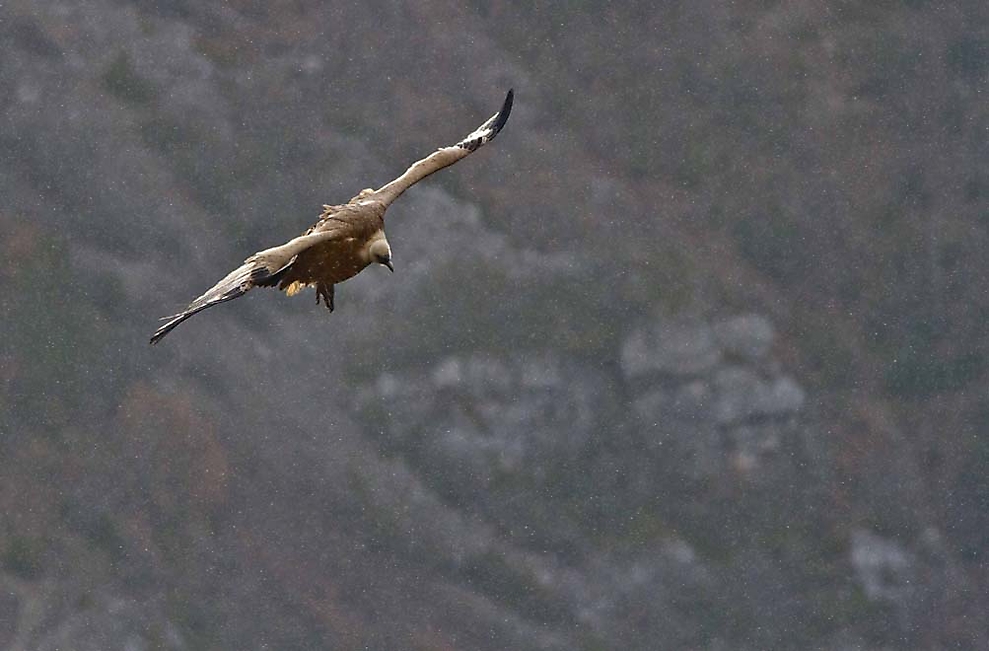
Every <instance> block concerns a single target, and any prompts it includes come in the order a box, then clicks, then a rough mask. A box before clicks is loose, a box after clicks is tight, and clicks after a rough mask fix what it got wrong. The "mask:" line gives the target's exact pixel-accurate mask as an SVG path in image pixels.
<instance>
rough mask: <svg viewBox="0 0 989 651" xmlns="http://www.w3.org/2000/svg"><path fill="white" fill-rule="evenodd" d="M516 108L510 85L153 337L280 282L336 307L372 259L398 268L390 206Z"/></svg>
mask: <svg viewBox="0 0 989 651" xmlns="http://www.w3.org/2000/svg"><path fill="white" fill-rule="evenodd" d="M511 110H512V91H511V90H510V91H508V95H507V96H506V97H505V103H504V104H503V105H502V107H501V110H500V111H498V112H497V113H495V114H494V115H493V116H491V118H490V119H488V121H487V122H485V123H484V124H482V125H481V126H480V127H478V128H477V130H476V131H474V132H473V133H471V134H470V135H468V136H467V137H466V138H464V139H463V140H461V141H460V142H458V143H457V144H455V145H453V146H452V147H443V148H441V149H438V150H436V151H434V152H433V153H432V154H430V155H429V156H427V157H426V158H423V159H422V160H420V161H418V162H417V163H415V164H413V165H412V167H410V168H409V169H407V170H406V171H405V173H404V174H402V175H401V176H399V177H398V178H397V179H395V180H394V181H392V182H391V183H388V184H387V185H384V186H382V187H381V188H379V189H377V190H372V189H370V188H367V189H365V190H361V191H360V193H359V194H358V195H357V196H356V197H354V198H353V199H351V200H350V201H348V202H347V203H346V204H344V205H342V206H323V212H322V214H321V215H320V216H319V219H318V220H317V221H316V223H315V224H314V225H313V226H312V227H311V228H310V229H309V230H308V231H306V232H305V234H303V235H301V236H299V237H297V238H295V239H293V240H290V241H289V242H287V243H286V244H283V245H281V246H276V247H274V248H270V249H265V250H264V251H258V252H257V253H255V254H254V255H252V256H251V257H249V258H247V259H246V260H245V261H244V264H242V265H241V266H240V267H238V268H236V269H234V270H233V271H231V272H230V274H229V275H227V277H226V278H224V279H223V280H221V281H220V282H218V283H216V285H214V286H213V287H212V288H211V289H209V290H207V291H206V293H205V294H203V295H202V296H200V297H199V298H197V299H196V300H194V301H193V302H192V303H190V304H189V307H187V308H185V309H184V310H183V311H182V312H179V313H178V314H175V315H173V316H167V317H164V319H163V320H166V323H165V324H163V325H162V326H161V327H160V328H158V330H157V331H156V332H155V333H154V335H152V336H151V343H152V344H155V343H158V342H159V341H161V339H162V337H164V336H165V335H167V334H168V333H169V332H171V331H172V329H173V328H174V327H175V326H177V325H178V324H180V323H182V322H183V321H185V320H186V319H188V318H189V317H191V316H192V315H193V314H196V313H197V312H201V311H203V310H205V309H206V308H208V307H212V306H214V305H217V304H219V303H223V302H224V301H229V300H233V299H235V298H237V297H239V296H243V295H244V294H246V293H247V292H248V291H250V290H251V289H253V288H255V287H274V286H276V285H277V286H278V288H279V289H283V290H285V293H286V294H288V295H289V296H291V295H293V294H296V293H298V292H299V291H300V290H301V289H303V288H305V287H315V289H316V302H317V303H319V301H320V299H322V300H323V302H324V303H325V304H326V307H327V308H328V309H329V310H330V311H331V312H332V311H333V286H334V285H336V284H337V283H340V282H343V281H345V280H347V279H348V278H351V277H353V276H355V275H357V274H358V273H360V272H361V270H363V269H364V268H365V267H367V266H368V265H370V264H372V263H377V264H381V265H384V266H386V267H388V268H389V269H390V270H392V271H394V268H393V267H392V261H391V247H390V246H389V245H388V240H387V238H386V237H385V231H384V227H385V222H384V216H385V210H386V209H387V208H388V206H390V205H391V203H392V202H393V201H395V199H397V198H398V197H399V196H400V195H401V194H402V193H403V192H405V191H406V190H407V189H408V188H409V187H411V186H412V185H413V184H415V183H417V182H419V181H421V180H422V179H424V178H426V177H427V176H429V175H430V174H432V173H433V172H436V171H439V170H441V169H443V168H444V167H447V166H449V165H453V164H454V163H456V162H457V161H458V160H460V159H461V158H464V157H466V156H468V155H469V154H470V153H471V152H473V151H475V150H476V149H478V148H480V147H481V146H483V145H485V144H487V143H488V142H490V141H491V140H493V139H494V137H495V136H496V135H498V132H499V131H501V129H502V127H504V126H505V122H507V121H508V115H509V113H510V112H511Z"/></svg>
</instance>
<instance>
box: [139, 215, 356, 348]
mask: <svg viewBox="0 0 989 651" xmlns="http://www.w3.org/2000/svg"><path fill="white" fill-rule="evenodd" d="M341 235H343V233H342V230H341V229H328V230H323V231H320V232H317V233H311V234H308V235H303V236H301V237H297V238H295V239H294V240H290V241H289V242H287V243H286V244H283V245H281V246H276V247H273V248H270V249H265V250H264V251H258V252H257V253H255V254H254V255H252V256H251V257H249V258H248V259H247V260H244V264H242V265H241V266H239V267H237V268H236V269H234V270H233V271H231V272H230V273H229V274H227V276H226V277H225V278H224V279H223V280H221V281H220V282H218V283H216V284H215V285H213V287H211V288H210V289H209V290H207V291H206V292H205V293H204V294H203V295H202V296H200V297H199V298H197V299H196V300H194V301H193V302H192V303H190V304H189V307H187V308H185V309H184V310H182V311H181V312H179V313H178V314H173V315H172V316H166V317H164V319H166V320H167V323H165V324H164V325H162V326H161V327H160V328H158V329H157V330H156V331H155V333H154V334H153V335H152V336H151V343H152V344H156V343H158V342H159V341H161V339H162V337H164V336H165V335H167V334H168V333H169V332H171V331H172V330H173V329H174V328H175V326H177V325H178V324H180V323H182V322H183V321H185V320H186V319H188V318H189V317H191V316H192V315H194V314H198V313H199V312H202V311H203V310H205V309H206V308H208V307H213V306H214V305H219V304H220V303H225V302H226V301H231V300H233V299H235V298H238V297H240V296H243V295H244V294H246V293H247V292H249V291H250V290H251V289H253V288H255V287H271V286H273V285H276V284H277V283H278V281H279V280H280V279H281V278H282V276H284V275H285V273H286V272H287V271H288V270H289V269H290V268H291V266H292V263H293V262H295V259H296V258H297V257H298V256H299V253H301V252H302V251H305V250H306V249H308V248H309V247H311V246H315V245H316V244H319V243H320V242H325V241H326V240H329V239H333V238H336V237H340V236H341Z"/></svg>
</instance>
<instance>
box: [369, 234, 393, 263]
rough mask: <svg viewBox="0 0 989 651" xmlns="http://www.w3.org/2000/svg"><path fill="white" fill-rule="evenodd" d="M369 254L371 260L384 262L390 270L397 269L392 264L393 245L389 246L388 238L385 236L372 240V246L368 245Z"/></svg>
mask: <svg viewBox="0 0 989 651" xmlns="http://www.w3.org/2000/svg"><path fill="white" fill-rule="evenodd" d="M368 256H369V257H370V258H371V262H375V263H377V264H383V265H385V266H386V267H388V269H389V270H390V271H392V272H394V271H395V267H393V266H392V264H391V247H390V246H388V240H386V239H385V238H384V237H382V238H381V239H378V240H375V241H373V242H371V246H370V247H368Z"/></svg>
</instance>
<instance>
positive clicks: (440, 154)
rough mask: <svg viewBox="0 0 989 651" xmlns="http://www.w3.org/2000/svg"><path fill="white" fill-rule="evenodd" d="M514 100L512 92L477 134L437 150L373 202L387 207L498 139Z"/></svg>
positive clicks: (383, 191)
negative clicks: (414, 187) (429, 178)
mask: <svg viewBox="0 0 989 651" xmlns="http://www.w3.org/2000/svg"><path fill="white" fill-rule="evenodd" d="M513 96H514V93H513V91H511V90H509V91H508V95H507V96H506V97H505V103H504V104H502V106H501V110H500V111H498V112H497V113H495V114H494V115H492V116H491V117H490V118H489V119H488V120H487V122H485V123H484V124H482V125H481V126H479V127H478V128H477V130H475V131H474V132H473V133H471V134H470V135H468V136H467V137H466V138H464V139H463V140H461V141H460V142H458V143H457V144H455V145H453V146H452V147H442V148H440V149H437V150H436V151H434V152H433V153H432V154H430V155H429V156H427V157H426V158H423V159H422V160H421V161H418V162H417V163H414V164H413V165H412V167H410V168H409V169H407V170H406V171H405V174H402V175H401V176H400V177H398V178H397V179H395V180H394V181H392V182H391V183H389V184H387V185H385V186H382V187H381V188H380V189H378V190H376V191H375V192H374V195H373V197H371V198H373V199H376V200H378V201H381V202H382V203H383V204H384V205H385V206H387V205H389V204H390V203H391V202H393V201H394V200H395V199H397V198H398V197H399V195H401V194H402V193H403V192H405V191H406V190H408V189H409V188H410V187H411V186H412V185H413V184H415V183H418V182H419V181H421V180H422V179H424V178H426V177H427V176H429V175H430V174H432V173H433V172H437V171H439V170H441V169H443V168H444V167H449V166H450V165H453V164H454V163H456V162H457V161H458V160H460V159H461V158H464V157H466V156H468V155H470V153H471V152H473V151H475V150H476V149H479V148H480V147H482V146H484V145H486V144H487V143H489V142H491V141H492V140H494V137H495V136H497V135H498V132H499V131H501V129H502V127H504V126H505V123H506V122H508V115H509V114H510V113H511V112H512V98H513Z"/></svg>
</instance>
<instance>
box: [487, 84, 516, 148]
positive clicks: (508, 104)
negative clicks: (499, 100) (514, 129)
mask: <svg viewBox="0 0 989 651" xmlns="http://www.w3.org/2000/svg"><path fill="white" fill-rule="evenodd" d="M514 99H515V89H514V88H509V89H508V95H505V103H504V104H502V105H501V110H500V111H498V117H497V119H495V122H494V124H492V125H491V132H492V133H491V135H492V137H494V136H495V135H497V134H498V132H499V131H501V129H502V127H504V126H505V123H506V122H508V116H509V115H511V113H512V101H513V100H514Z"/></svg>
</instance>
